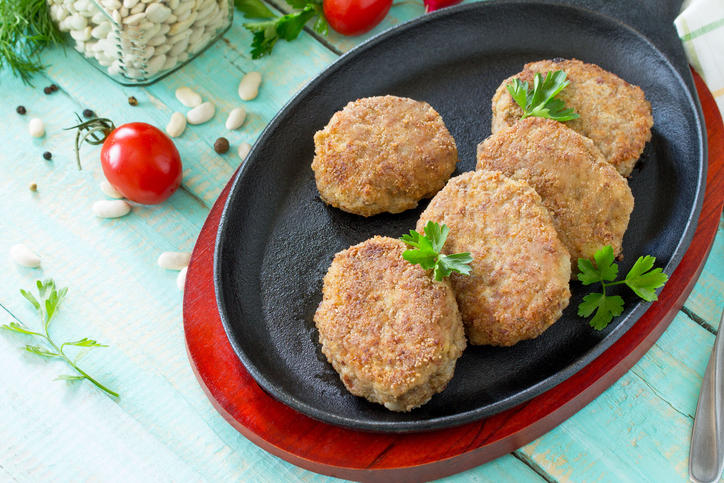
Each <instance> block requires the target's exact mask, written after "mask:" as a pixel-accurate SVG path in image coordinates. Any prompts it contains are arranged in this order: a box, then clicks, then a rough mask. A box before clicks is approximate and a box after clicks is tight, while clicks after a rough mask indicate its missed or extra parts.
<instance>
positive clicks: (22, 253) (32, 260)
mask: <svg viewBox="0 0 724 483" xmlns="http://www.w3.org/2000/svg"><path fill="white" fill-rule="evenodd" d="M10 255H11V256H12V257H13V260H15V262H16V263H17V264H18V265H22V266H23V267H28V268H36V267H39V266H40V257H39V256H37V255H36V254H35V253H33V252H32V251H31V250H30V248H28V247H26V246H25V245H23V244H22V243H20V244H17V245H13V247H12V248H11V249H10Z"/></svg>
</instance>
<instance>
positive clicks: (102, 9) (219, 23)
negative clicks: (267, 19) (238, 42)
mask: <svg viewBox="0 0 724 483" xmlns="http://www.w3.org/2000/svg"><path fill="white" fill-rule="evenodd" d="M47 1H48V5H50V14H51V17H52V18H53V20H54V21H55V22H57V24H58V26H59V27H60V30H61V31H63V32H68V33H69V34H70V39H69V40H70V41H71V42H72V43H74V44H75V50H77V51H78V52H80V53H81V54H83V56H84V57H85V58H86V59H87V60H88V61H89V62H90V63H91V64H92V65H93V66H94V67H96V68H98V69H99V70H100V71H101V72H103V73H105V74H106V75H108V77H110V78H111V79H113V80H115V81H117V82H118V83H120V84H123V85H147V84H151V83H153V82H155V81H157V80H159V79H161V78H162V77H165V76H166V75H168V74H170V73H171V72H173V71H175V70H176V69H178V68H179V67H181V66H183V65H184V64H186V63H188V62H190V61H191V60H192V59H194V58H195V57H196V56H198V55H199V54H201V53H202V52H203V51H204V50H205V49H206V48H207V47H209V46H210V45H211V44H213V43H214V42H215V41H216V40H218V39H219V38H221V36H222V35H224V33H225V32H226V31H227V30H228V29H229V27H230V26H231V21H232V19H233V15H234V12H233V9H234V4H233V1H229V0H47Z"/></svg>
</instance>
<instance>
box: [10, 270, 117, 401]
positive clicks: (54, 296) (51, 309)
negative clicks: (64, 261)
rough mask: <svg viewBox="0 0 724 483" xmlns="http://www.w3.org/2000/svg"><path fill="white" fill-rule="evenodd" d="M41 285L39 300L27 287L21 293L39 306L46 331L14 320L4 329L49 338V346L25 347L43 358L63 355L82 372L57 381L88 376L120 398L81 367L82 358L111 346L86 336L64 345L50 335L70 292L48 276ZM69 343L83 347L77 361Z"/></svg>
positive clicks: (65, 375) (39, 283)
mask: <svg viewBox="0 0 724 483" xmlns="http://www.w3.org/2000/svg"><path fill="white" fill-rule="evenodd" d="M37 286H38V298H39V299H40V301H38V299H36V298H35V296H34V295H33V294H31V293H30V292H26V291H25V290H23V289H20V293H21V294H23V297H25V298H26V299H28V301H29V302H30V303H31V304H33V307H35V309H36V310H37V311H38V317H39V318H40V323H41V325H42V328H43V331H42V332H35V331H33V330H30V328H28V327H27V326H25V325H24V324H22V323H20V322H19V321H18V322H10V324H9V325H0V328H2V329H5V330H10V331H13V332H18V333H20V334H27V335H33V336H36V337H40V338H41V339H45V342H46V344H47V346H46V347H42V346H38V345H29V344H28V345H26V346H25V347H24V349H25V350H26V351H28V352H30V353H32V354H36V355H39V356H43V357H60V358H61V359H63V360H64V361H65V362H67V363H68V364H70V366H71V367H72V368H73V369H75V370H76V371H77V372H78V374H80V375H70V374H63V375H60V376H58V377H56V378H55V380H56V381H82V380H83V379H88V380H89V381H90V382H92V383H93V384H95V385H96V386H97V387H98V388H100V389H102V390H104V391H105V392H107V393H108V394H110V395H111V396H114V397H118V393H117V392H115V391H111V390H110V389H108V388H107V387H105V386H104V385H103V384H101V383H100V382H98V381H96V380H95V379H93V378H92V377H91V376H90V375H88V373H86V372H85V371H84V370H82V369H81V368H80V367H78V361H80V360H81V359H82V358H83V357H85V356H86V355H87V354H88V353H89V352H90V351H91V350H93V349H95V348H97V347H108V346H107V345H103V344H100V343H98V342H96V341H94V340H93V339H88V338H85V337H84V338H82V339H80V340H76V341H73V342H63V343H62V344H60V345H58V344H57V343H56V342H55V341H54V340H53V339H51V337H50V334H49V333H48V329H49V328H50V323H51V322H52V321H53V319H54V318H55V316H56V315H58V309H59V308H60V304H62V303H63V300H65V294H66V293H67V292H68V288H67V287H66V288H61V289H60V290H56V288H55V282H54V281H53V280H52V279H47V280H45V281H43V282H41V281H40V280H38V281H37ZM68 346H73V347H80V350H79V351H78V352H77V353H76V354H75V357H74V358H73V360H71V359H70V357H69V356H68V354H66V353H65V351H64V349H65V347H68Z"/></svg>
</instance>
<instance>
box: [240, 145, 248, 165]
mask: <svg viewBox="0 0 724 483" xmlns="http://www.w3.org/2000/svg"><path fill="white" fill-rule="evenodd" d="M249 151H251V144H249V143H241V144H239V157H240V158H241V160H242V161H244V160H246V157H247V156H248V155H249Z"/></svg>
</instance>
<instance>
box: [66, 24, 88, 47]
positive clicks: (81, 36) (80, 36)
mask: <svg viewBox="0 0 724 483" xmlns="http://www.w3.org/2000/svg"><path fill="white" fill-rule="evenodd" d="M92 30H93V29H92V28H90V27H86V28H84V29H83V30H71V31H70V36H71V37H73V38H74V39H75V40H79V41H81V42H85V41H86V40H89V39H90V38H91V31H92ZM84 47H85V46H84Z"/></svg>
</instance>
